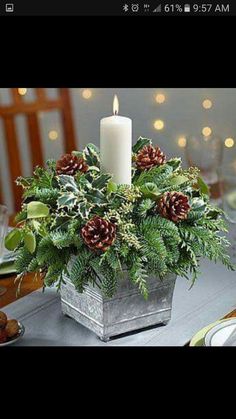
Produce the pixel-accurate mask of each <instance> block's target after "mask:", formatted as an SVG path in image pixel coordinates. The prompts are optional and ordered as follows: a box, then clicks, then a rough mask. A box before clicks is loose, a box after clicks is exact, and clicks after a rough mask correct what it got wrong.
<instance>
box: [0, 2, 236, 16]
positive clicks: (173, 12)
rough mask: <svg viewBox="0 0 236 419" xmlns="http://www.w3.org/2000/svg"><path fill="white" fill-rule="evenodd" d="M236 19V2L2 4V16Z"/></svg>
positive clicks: (0, 13) (0, 7)
mask: <svg viewBox="0 0 236 419" xmlns="http://www.w3.org/2000/svg"><path fill="white" fill-rule="evenodd" d="M198 15H205V16H206V15H208V16H236V2H235V0H231V1H226V2H216V1H214V2H213V1H212V2H200V1H199V2H197V1H196V2H194V3H191V4H190V3H184V2H181V1H180V2H177V3H176V2H163V1H159V2H158V1H153V0H151V1H150V2H149V1H146V0H142V2H141V1H137V0H136V1H135V0H134V1H125V0H120V1H117V0H116V2H111V1H110V0H99V2H94V1H91V2H88V1H87V0H86V1H85V2H84V3H83V2H82V1H80V2H78V1H74V0H67V1H66V2H58V0H40V2H32V0H15V1H13V2H5V3H4V2H3V3H2V2H1V4H0V17H2V16H198Z"/></svg>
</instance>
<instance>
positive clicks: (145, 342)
mask: <svg viewBox="0 0 236 419" xmlns="http://www.w3.org/2000/svg"><path fill="white" fill-rule="evenodd" d="M231 237H232V238H231V239H233V240H234V246H232V247H231V249H230V253H231V256H232V258H233V260H234V261H236V250H235V244H236V232H235V229H234V230H233V229H232V231H231ZM201 271H202V274H201V276H200V277H199V279H198V281H197V282H196V283H195V285H194V287H193V288H192V289H191V290H189V286H190V284H189V282H188V281H186V279H183V278H180V277H179V278H177V281H176V287H175V291H174V297H173V309H172V318H171V321H170V322H169V324H168V325H167V326H159V327H156V328H153V329H149V330H146V331H142V332H139V333H135V334H131V335H128V336H125V337H122V338H118V339H114V340H111V341H110V342H108V343H104V342H102V341H100V340H99V338H98V337H97V336H96V335H95V334H94V333H92V332H90V331H89V330H88V329H86V328H85V327H84V326H82V325H80V324H78V323H76V322H75V321H74V320H72V319H70V318H68V317H65V316H63V314H62V312H61V304H60V295H59V293H58V292H57V291H56V289H46V290H45V291H44V292H42V289H38V290H36V291H34V292H31V293H30V294H28V295H26V296H24V297H22V298H20V299H18V300H16V301H14V302H13V303H11V304H8V305H7V306H5V307H4V311H5V312H6V313H7V315H8V317H10V318H17V319H18V320H20V321H22V322H23V324H24V326H25V329H26V331H25V335H24V337H23V338H22V339H21V340H19V341H18V342H16V343H15V345H17V346H182V345H185V344H186V343H187V342H188V341H189V340H190V339H191V338H192V336H193V335H194V334H195V333H196V332H197V331H198V330H200V329H201V328H202V327H204V326H206V325H207V324H209V323H211V322H214V321H216V320H218V319H219V318H222V317H224V316H225V315H226V314H227V313H229V312H232V311H233V310H235V308H236V273H235V272H231V271H227V270H226V269H225V267H223V266H222V265H220V264H214V263H212V262H209V261H206V260H204V261H202V262H201ZM4 281H5V280H4ZM0 285H3V281H2V280H1V281H0ZM37 286H40V283H38V284H37ZM26 292H27V290H26ZM0 298H2V297H0Z"/></svg>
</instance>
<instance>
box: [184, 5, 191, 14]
mask: <svg viewBox="0 0 236 419" xmlns="http://www.w3.org/2000/svg"><path fill="white" fill-rule="evenodd" d="M184 11H185V13H186V12H187V13H188V12H190V4H185V5H184Z"/></svg>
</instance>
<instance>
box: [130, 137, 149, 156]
mask: <svg viewBox="0 0 236 419" xmlns="http://www.w3.org/2000/svg"><path fill="white" fill-rule="evenodd" d="M151 143H152V140H150V139H149V138H144V137H139V138H138V140H137V142H136V144H134V146H133V148H132V151H133V153H137V152H138V151H139V150H141V149H142V148H143V147H144V146H145V145H150V144H151Z"/></svg>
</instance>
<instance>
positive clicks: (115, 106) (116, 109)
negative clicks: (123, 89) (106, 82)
mask: <svg viewBox="0 0 236 419" xmlns="http://www.w3.org/2000/svg"><path fill="white" fill-rule="evenodd" d="M118 112H119V101H118V97H117V96H116V95H115V96H114V99H113V114H114V115H118Z"/></svg>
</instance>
